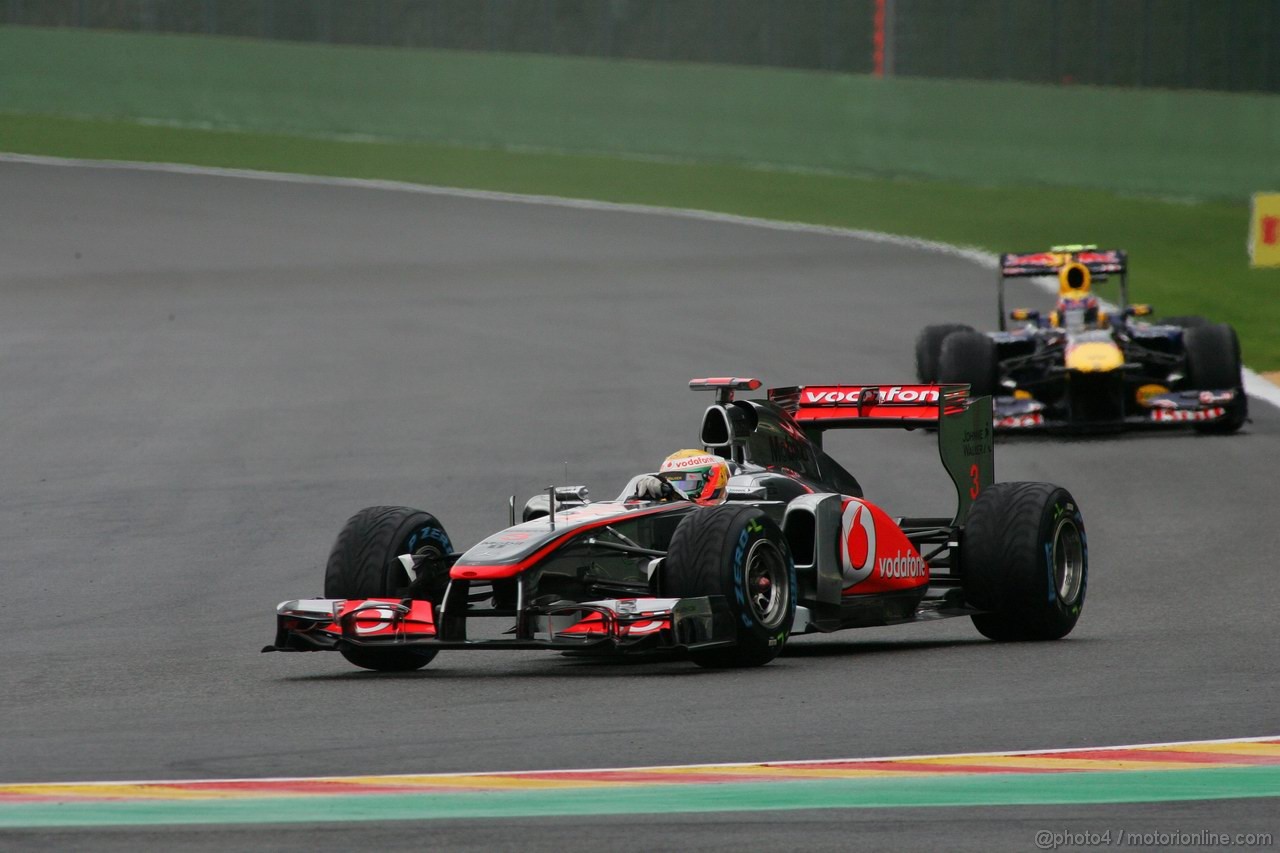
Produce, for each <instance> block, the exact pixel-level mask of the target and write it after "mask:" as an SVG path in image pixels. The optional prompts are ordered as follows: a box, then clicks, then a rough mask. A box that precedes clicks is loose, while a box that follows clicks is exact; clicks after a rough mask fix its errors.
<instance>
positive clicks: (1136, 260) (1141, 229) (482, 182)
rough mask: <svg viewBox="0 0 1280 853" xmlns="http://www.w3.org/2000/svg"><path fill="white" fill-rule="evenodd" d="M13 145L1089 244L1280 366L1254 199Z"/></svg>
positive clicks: (40, 136) (231, 145)
mask: <svg viewBox="0 0 1280 853" xmlns="http://www.w3.org/2000/svg"><path fill="white" fill-rule="evenodd" d="M0 148H3V149H4V150H7V151H12V152H21V153H30V154H49V155H55V156H63V157H89V158H106V159H121V160H145V161H167V162H180V163H192V164H198V165H205V166H222V167H233V168H248V169H265V170H273V171H283V172H299V173H307V174H316V175H333V176H347V177H358V178H385V179H392V180H402V181H412V182H417V183H426V184H438V185H444V186H455V187H471V188H476V189H489V190H501V191H508V192H519V193H537V194H547V195H561V196H571V197H577V198H592V199H602V200H607V201H617V202H632V203H639V204H655V205H664V206H675V207H688V208H697V209H703V210H716V211H724V212H728V213H736V214H741V215H745V216H760V217H767V218H771V219H786V220H794V221H800V222H813V223H820V224H825V225H837V226H844V227H851V228H868V229H874V230H879V231H887V232H892V233H897V234H909V235H913V236H919V237H925V238H928V239H932V240H941V241H944V242H948V243H956V244H960V245H967V246H978V247H982V248H985V249H988V250H990V251H1001V250H1006V251H1008V250H1023V249H1036V248H1040V247H1044V246H1049V245H1051V244H1053V243H1058V242H1063V241H1076V240H1087V241H1091V242H1097V243H1099V244H1106V245H1115V246H1120V247H1123V248H1126V249H1128V250H1129V252H1130V256H1131V259H1132V263H1133V276H1132V287H1131V290H1132V293H1133V297H1134V298H1135V299H1137V300H1141V301H1148V302H1151V303H1153V304H1154V305H1155V306H1156V308H1157V310H1158V311H1159V312H1160V313H1163V314H1166V315H1167V314H1204V315H1206V316H1209V317H1213V318H1215V319H1219V320H1223V321H1225V322H1229V323H1231V324H1232V325H1234V326H1235V327H1236V329H1237V330H1238V331H1239V333H1240V336H1241V340H1242V342H1243V347H1244V354H1245V359H1246V361H1247V362H1248V363H1249V364H1250V365H1251V366H1253V367H1254V368H1256V369H1259V370H1275V369H1280V337H1278V336H1277V335H1276V329H1278V328H1280V298H1278V296H1280V269H1270V270H1251V269H1249V268H1248V267H1247V259H1246V256H1245V235H1246V233H1247V229H1248V210H1247V208H1246V207H1245V206H1244V205H1243V204H1239V203H1229V202H1201V203H1194V204H1192V203H1187V204H1176V203H1169V202H1166V201H1160V200H1157V199H1149V198H1128V197H1119V196H1115V195H1112V194H1108V193H1103V192H1097V191H1090V190H1081V189H1056V190H1046V189H1034V188H1016V187H986V188H984V187H971V186H963V185H959V184H952V183H943V182H913V181H902V180H882V179H867V178H853V177H842V176H831V175H812V174H798V173H793V172H778V171H765V170H759V169H749V168H743V167H738V166H723V165H681V164H670V163H655V162H647V161H638V160H624V159H618V158H608V157H589V156H575V155H562V154H544V153H530V152H511V151H499V150H480V149H470V148H456V147H448V146H442V145H433V144H429V143H401V142H353V141H338V140H326V139H309V138H304V137H296V136H279V135H269V134H254V133H241V132H223V131H204V130H193V129H184V128H173V127H156V126H149V125H140V124H136V123H133V122H121V121H92V120H84V119H68V118H57V117H43V116H27V115H7V114H0ZM993 290H994V288H993ZM986 296H987V294H983V298H985V297H986ZM993 307H994V306H993ZM920 316H921V323H922V324H923V323H925V322H934V321H942V320H945V319H947V318H945V317H941V316H935V315H933V314H931V312H930V310H929V308H928V306H921V312H920ZM911 331H914V330H911Z"/></svg>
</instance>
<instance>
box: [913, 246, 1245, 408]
mask: <svg viewBox="0 0 1280 853" xmlns="http://www.w3.org/2000/svg"><path fill="white" fill-rule="evenodd" d="M1127 273H1128V259H1127V256H1126V254H1125V253H1124V252H1123V251H1121V250H1118V249H1106V250H1098V249H1097V248H1095V247H1093V246H1055V247H1054V248H1053V249H1051V250H1050V251H1048V252H1036V253H1030V254H1005V255H1001V256H1000V277H999V290H998V292H997V293H998V296H997V311H998V313H999V318H1000V330H999V331H997V332H987V333H985V334H984V333H980V332H976V331H974V330H973V329H972V328H970V327H968V326H961V325H954V324H947V325H937V326H928V327H926V328H925V329H924V330H923V331H922V332H921V333H920V336H919V337H918V338H917V340H916V373H917V375H918V376H919V377H920V380H921V381H922V382H965V383H968V384H969V386H970V388H971V390H972V392H973V393H974V394H975V395H978V394H989V395H991V396H992V397H993V398H994V407H995V427H996V429H997V430H1002V431H1025V430H1040V429H1058V430H1078V431H1084V430H1106V429H1119V428H1123V427H1128V426H1154V427H1160V426H1193V427H1194V428H1195V429H1197V430H1199V431H1200V432H1211V433H1212V432H1217V433H1230V432H1235V431H1236V430H1238V429H1239V428H1240V427H1241V425H1243V424H1244V422H1245V420H1246V418H1247V417H1248V398H1247V397H1246V396H1245V392H1244V381H1243V378H1242V373H1241V362H1240V344H1239V342H1238V341H1237V339H1236V333H1235V330H1234V329H1232V328H1231V327H1230V326H1228V325H1226V324H1225V323H1209V322H1207V321H1206V320H1204V319H1203V318H1201V317H1171V318H1169V319H1167V320H1165V321H1163V322H1161V323H1150V322H1145V321H1141V320H1139V319H1138V318H1140V317H1145V316H1148V315H1149V314H1150V313H1151V307H1150V306H1148V305H1134V304H1130V302H1129V291H1128V281H1127ZM1032 276H1056V277H1057V279H1058V302H1057V306H1056V307H1055V308H1054V310H1052V311H1049V312H1040V311H1033V310H1031V309H1028V308H1015V309H1013V310H1012V311H1010V312H1008V313H1007V314H1006V313H1005V281H1006V280H1007V279H1010V278H1025V277H1032ZM1109 276H1117V277H1118V278H1119V282H1120V287H1119V296H1120V304H1119V306H1118V307H1117V308H1115V309H1114V310H1113V311H1111V312H1110V313H1108V310H1107V309H1108V308H1109V307H1110V306H1108V305H1106V304H1105V303H1103V302H1101V301H1100V300H1099V299H1098V297H1097V296H1096V295H1095V294H1094V293H1093V287H1092V285H1093V284H1095V283H1097V282H1100V281H1105V280H1106V279H1107V277H1109ZM1008 320H1012V321H1014V322H1015V323H1016V324H1017V325H1016V326H1015V327H1014V328H1009V326H1008V323H1007V321H1008Z"/></svg>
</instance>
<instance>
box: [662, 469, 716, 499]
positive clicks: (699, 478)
mask: <svg viewBox="0 0 1280 853" xmlns="http://www.w3.org/2000/svg"><path fill="white" fill-rule="evenodd" d="M662 478H663V479H664V480H666V481H667V482H668V483H670V484H671V485H673V486H675V487H676V488H677V489H679V490H680V491H682V492H684V493H685V494H686V495H697V494H698V493H699V492H701V491H702V486H703V485H704V484H705V483H706V482H707V475H706V472H705V471H672V472H670V473H667V474H663V475H662Z"/></svg>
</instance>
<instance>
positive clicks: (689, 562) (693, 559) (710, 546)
mask: <svg viewBox="0 0 1280 853" xmlns="http://www.w3.org/2000/svg"><path fill="white" fill-rule="evenodd" d="M663 590H664V593H665V594H666V595H670V596H672V597H674V598H697V597H700V596H706V595H719V596H723V597H724V599H725V601H726V602H727V603H728V605H729V610H730V611H731V612H732V614H733V620H734V626H735V628H736V630H737V635H738V641H737V644H736V645H735V646H733V647H731V648H718V649H707V650H704V651H694V652H690V654H689V657H690V658H691V659H692V660H693V662H694V663H696V664H698V665H699V666H704V667H711V668H729V667H748V666H763V665H764V664H766V663H768V662H769V661H771V660H773V659H774V658H775V657H777V656H778V653H779V652H781V651H782V647H783V645H784V644H785V643H786V641H787V636H788V635H789V634H790V633H791V625H792V622H793V621H794V620H795V614H796V568H795V561H794V560H792V558H791V550H790V548H788V547H787V540H786V537H785V536H783V534H782V531H781V530H779V529H778V525H777V524H775V523H774V521H773V520H772V519H771V518H769V516H768V515H766V514H765V513H764V511H763V510H761V509H759V508H757V507H753V506H718V507H714V508H710V509H703V510H697V511H695V512H692V513H690V514H689V515H688V516H686V517H685V519H684V520H683V521H681V522H680V526H679V527H677V528H676V531H675V534H674V535H673V536H672V538H671V546H670V548H669V549H668V551H667V556H666V559H665V560H664V561H663Z"/></svg>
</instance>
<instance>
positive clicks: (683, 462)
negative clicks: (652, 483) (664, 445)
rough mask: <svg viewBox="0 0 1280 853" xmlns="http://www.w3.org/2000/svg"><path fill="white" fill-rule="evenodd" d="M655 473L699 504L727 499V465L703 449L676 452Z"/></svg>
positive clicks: (714, 502)
mask: <svg viewBox="0 0 1280 853" xmlns="http://www.w3.org/2000/svg"><path fill="white" fill-rule="evenodd" d="M658 473H659V474H661V475H662V478H663V479H664V480H666V481H667V482H668V483H670V484H671V485H673V486H675V487H676V488H677V489H679V490H680V491H682V492H684V493H685V494H686V495H688V496H689V498H690V500H694V501H697V502H698V503H702V504H719V503H724V501H725V500H726V499H727V498H728V496H729V463H728V462H725V461H724V460H723V459H721V458H720V457H719V456H716V455H715V454H713V453H707V452H706V451H705V450H677V451H676V452H675V453H672V454H671V455H670V456H668V457H667V458H666V459H664V460H663V461H662V467H661V468H659V469H658Z"/></svg>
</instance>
